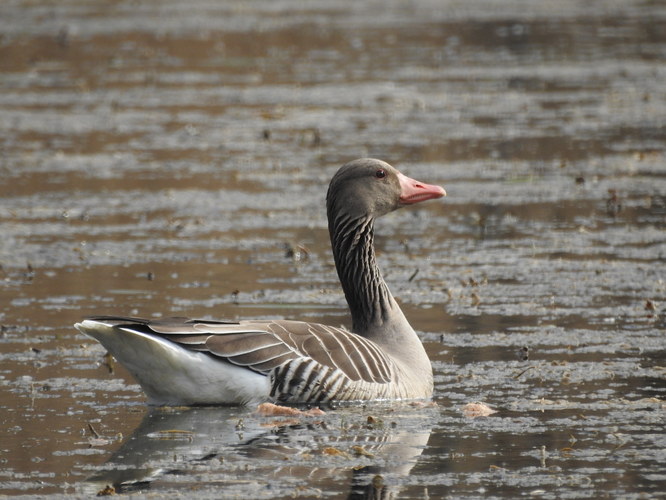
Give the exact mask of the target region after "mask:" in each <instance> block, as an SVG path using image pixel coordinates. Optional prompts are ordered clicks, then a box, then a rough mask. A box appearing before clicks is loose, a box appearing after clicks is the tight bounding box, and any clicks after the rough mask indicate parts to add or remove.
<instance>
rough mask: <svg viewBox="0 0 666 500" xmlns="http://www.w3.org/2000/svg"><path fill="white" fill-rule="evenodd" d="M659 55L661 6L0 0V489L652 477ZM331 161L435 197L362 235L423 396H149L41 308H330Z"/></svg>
mask: <svg viewBox="0 0 666 500" xmlns="http://www.w3.org/2000/svg"><path fill="white" fill-rule="evenodd" d="M665 63H666V7H665V6H664V4H663V3H661V2H648V1H637V0H636V1H634V0H629V1H625V2H613V1H604V0H600V1H595V2H575V1H568V0H564V1H558V2H526V1H518V0H507V1H502V2H500V1H492V0H482V1H479V2H464V1H462V0H460V1H455V0H453V1H447V2H439V1H427V0H418V1H412V2H399V1H389V2H373V1H371V2H351V1H343V2H313V3H306V4H302V3H300V2H291V1H286V0H285V1H283V0H278V1H276V2H238V3H232V2H212V1H206V0H197V1H194V2H173V1H159V2H158V1H148V2H130V1H121V2H116V1H113V2H111V1H102V0H100V1H96V2H78V1H74V0H65V1H60V2H30V1H27V0H16V1H13V2H3V3H2V4H1V5H0V88H1V89H2V92H0V127H1V129H2V133H1V138H0V144H1V153H0V174H1V175H2V180H1V181H0V236H1V238H0V264H1V265H2V268H1V270H0V278H1V281H0V324H1V329H2V331H1V333H0V359H1V360H2V362H1V364H0V421H1V426H0V495H12V496H14V495H54V496H55V495H63V496H68V497H71V496H80V497H86V496H90V495H93V494H96V493H97V492H98V491H101V490H103V489H104V488H105V487H106V486H107V485H112V486H113V487H114V488H115V489H116V492H133V493H134V494H140V493H141V494H148V495H153V496H155V495H156V496H170V497H174V496H182V497H191V496H192V494H196V495H197V496H198V497H214V498H237V497H245V498H292V497H304V498H314V497H322V498H339V497H351V498H362V497H363V496H364V495H366V496H367V495H372V494H374V495H379V494H383V495H385V496H384V497H389V496H391V495H392V498H517V497H526V498H657V497H660V498H663V497H664V496H665V493H664V492H666V468H665V466H664V464H666V431H665V430H664V426H665V423H666V422H665V416H666V406H665V405H666V403H665V398H666V394H665V392H666V341H665V327H666V323H665V320H664V314H665V312H664V304H665V303H666V290H665V288H666V284H665V282H664V280H665V279H666V272H665V269H666V268H665V266H664V260H665V257H666V231H665V230H666V155H665V150H666V85H665V84H664V82H666V64H665ZM362 156H375V157H379V158H382V159H385V160H387V161H389V162H390V163H392V164H394V165H396V166H398V167H399V168H401V169H402V170H403V171H404V172H405V173H407V174H408V175H411V176H413V177H416V178H419V179H422V180H424V181H426V182H431V183H440V184H443V185H444V186H445V187H446V189H447V191H448V193H449V196H448V197H447V198H446V199H444V200H438V201H432V202H429V203H427V204H423V205H421V206H418V207H412V208H411V209H409V210H407V209H406V210H402V211H399V212H397V213H395V214H393V215H391V216H389V217H387V218H385V219H384V220H382V221H381V222H380V223H379V225H378V229H377V232H378V238H377V247H378V251H379V261H380V265H381V266H382V268H383V270H384V274H385V276H386V278H387V280H388V282H389V284H390V286H391V288H392V291H393V293H394V294H395V295H396V296H397V297H399V300H400V302H401V303H402V304H403V306H404V309H405V312H406V314H407V316H408V318H409V319H410V321H411V323H412V324H413V326H414V327H415V329H416V330H417V331H418V332H419V334H420V335H421V337H422V339H423V341H424V343H425V345H426V348H427V350H428V352H429V354H430V357H431V359H432V361H433V366H434V370H435V384H436V391H435V397H434V400H435V402H436V403H437V406H436V407H424V408H415V407H412V406H409V405H404V404H370V405H361V406H359V405H354V406H351V407H341V408H337V409H333V410H332V411H329V412H327V414H326V415H325V416H323V417H320V418H309V419H307V418H302V419H296V420H286V419H266V418H263V417H259V416H257V415H256V414H254V412H253V410H252V409H243V408H190V409H188V408H171V409H151V408H148V407H147V406H146V405H145V404H144V397H143V395H142V393H141V391H140V389H139V387H138V386H137V385H136V384H135V383H134V382H133V380H132V379H131V377H130V376H129V375H128V374H127V373H126V372H125V371H124V370H123V368H122V367H120V366H118V365H117V364H115V363H113V361H112V360H110V359H108V358H105V357H104V354H105V352H104V349H103V348H101V347H100V346H99V345H97V344H96V343H94V342H93V341H91V340H89V339H87V338H85V337H83V336H82V335H80V334H78V333H77V332H76V331H75V330H74V329H73V328H72V324H73V323H74V322H75V321H77V320H79V319H80V318H81V317H82V316H84V315H88V314H95V313H97V314H100V313H105V314H131V315H139V316H148V317H157V316H159V315H161V314H168V315H187V316H197V317H204V318H251V317H286V318H304V319H308V320H313V321H320V322H326V323H332V324H347V320H348V318H347V311H346V306H345V303H344V298H343V296H342V294H341V292H340V289H339V287H338V283H337V280H336V277H335V272H334V269H333V267H332V264H331V258H330V251H329V247H328V239H327V231H326V221H325V214H324V209H323V203H324V196H325V191H326V186H327V182H328V180H329V178H330V177H331V176H332V174H333V173H334V171H335V170H336V169H337V167H338V166H339V165H340V164H341V163H344V162H345V161H347V160H349V159H353V158H357V157H362ZM475 401H481V402H484V403H486V404H487V405H490V406H491V407H493V408H495V409H496V410H497V411H498V412H497V413H496V414H493V415H491V416H488V417H479V418H470V417H467V416H465V415H464V414H463V412H462V408H463V406H464V405H465V404H467V403H471V402H475ZM108 491H109V490H107V492H108Z"/></svg>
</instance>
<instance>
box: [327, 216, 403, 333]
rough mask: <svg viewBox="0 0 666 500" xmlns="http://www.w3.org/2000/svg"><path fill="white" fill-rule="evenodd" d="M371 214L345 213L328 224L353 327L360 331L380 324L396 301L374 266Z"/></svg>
mask: <svg viewBox="0 0 666 500" xmlns="http://www.w3.org/2000/svg"><path fill="white" fill-rule="evenodd" d="M374 222H375V221H374V218H373V217H371V216H368V215H366V216H362V217H357V218H351V217H349V216H347V215H340V216H338V217H335V218H334V219H333V221H332V222H331V223H330V224H329V232H330V236H331V245H332V247H333V257H334V258H335V266H336V268H337V270H338V277H339V278H340V283H341V285H342V289H343V291H344V293H345V297H346V299H347V303H348V304H349V309H350V311H351V316H352V328H353V331H355V332H357V333H360V334H363V333H364V332H367V331H369V330H371V329H375V328H376V327H381V326H382V325H384V324H385V323H386V322H387V321H389V319H390V317H391V311H392V309H393V308H394V307H397V304H396V303H395V301H394V300H393V297H392V296H391V292H390V291H389V289H388V286H387V285H386V283H385V282H384V279H383V278H382V275H381V272H380V271H379V268H378V267H377V262H376V260H375V248H374Z"/></svg>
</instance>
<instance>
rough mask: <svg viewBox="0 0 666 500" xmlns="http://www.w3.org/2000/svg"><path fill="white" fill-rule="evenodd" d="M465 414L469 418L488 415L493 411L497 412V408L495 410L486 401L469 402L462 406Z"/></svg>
mask: <svg viewBox="0 0 666 500" xmlns="http://www.w3.org/2000/svg"><path fill="white" fill-rule="evenodd" d="M462 412H463V415H465V416H466V417H469V418H476V417H487V416H488V415H492V414H493V413H497V410H493V409H492V408H491V407H490V406H488V405H487V404H485V403H467V404H466V405H465V406H463V408H462Z"/></svg>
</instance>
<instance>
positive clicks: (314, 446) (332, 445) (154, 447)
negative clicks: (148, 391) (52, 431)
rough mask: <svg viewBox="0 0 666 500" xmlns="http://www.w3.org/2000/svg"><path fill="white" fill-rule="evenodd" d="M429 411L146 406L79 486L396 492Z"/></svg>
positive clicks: (427, 427)
mask: <svg viewBox="0 0 666 500" xmlns="http://www.w3.org/2000/svg"><path fill="white" fill-rule="evenodd" d="M436 413H437V409H436V408H432V407H425V408H414V407H413V406H410V405H406V404H405V405H403V404H395V403H393V405H392V406H390V407H389V406H383V405H378V406H374V405H371V406H368V407H366V408H365V409H363V410H361V409H358V408H351V407H348V408H342V409H340V410H339V411H336V412H329V413H327V414H326V415H324V416H320V417H301V418H267V417H260V416H257V415H256V414H253V413H251V412H250V411H248V410H243V409H239V408H219V407H217V408H216V407H198V408H197V407H193V408H153V409H151V410H150V411H149V413H147V414H146V416H145V417H144V419H143V421H142V422H141V424H140V425H139V427H137V429H136V430H135V431H134V432H133V433H132V435H131V436H130V437H129V438H127V439H126V440H125V442H124V443H123V444H122V445H121V447H120V448H119V449H118V450H117V451H116V452H115V453H114V454H113V455H112V456H111V457H110V458H109V460H108V461H107V462H106V463H105V464H104V465H102V466H100V467H99V470H98V472H97V473H95V474H94V475H93V476H92V477H90V478H88V479H87V480H86V482H85V483H83V484H82V485H81V488H82V489H83V490H84V491H83V492H85V493H88V494H91V493H92V494H94V493H97V492H100V491H102V490H105V489H106V491H107V492H113V491H115V492H116V493H121V492H122V493H128V492H132V491H135V492H136V491H154V492H160V493H167V492H168V491H169V490H177V491H180V492H183V490H184V489H185V490H187V489H191V490H192V491H196V492H197V495H200V494H202V495H204V496H206V494H207V493H208V494H213V495H215V496H216V497H220V496H222V497H227V496H228V497H234V498H237V497H245V498H276V497H284V496H292V495H296V496H305V497H313V496H319V495H321V496H329V495H330V494H332V493H334V494H337V495H338V497H339V496H343V495H346V496H347V497H348V498H354V499H361V498H367V499H394V498H400V491H401V486H400V483H402V482H403V481H404V478H406V477H407V476H408V475H409V474H410V472H411V470H412V468H413V467H414V465H415V464H416V463H417V461H418V459H419V457H420V455H421V453H422V451H423V450H424V449H425V447H426V445H427V443H428V439H429V437H430V431H431V423H432V422H433V421H434V420H435V416H436ZM111 488H113V489H111ZM421 493H423V491H421ZM410 496H411V495H410Z"/></svg>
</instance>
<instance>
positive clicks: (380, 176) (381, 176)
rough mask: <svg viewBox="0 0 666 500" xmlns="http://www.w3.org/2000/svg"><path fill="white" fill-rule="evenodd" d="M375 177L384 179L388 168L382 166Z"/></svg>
mask: <svg viewBox="0 0 666 500" xmlns="http://www.w3.org/2000/svg"><path fill="white" fill-rule="evenodd" d="M375 177H377V179H383V178H384V177H386V170H384V169H383V168H380V169H379V170H377V171H376V172H375Z"/></svg>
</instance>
